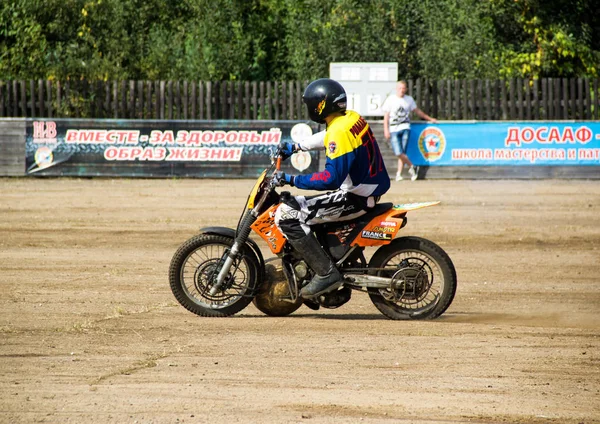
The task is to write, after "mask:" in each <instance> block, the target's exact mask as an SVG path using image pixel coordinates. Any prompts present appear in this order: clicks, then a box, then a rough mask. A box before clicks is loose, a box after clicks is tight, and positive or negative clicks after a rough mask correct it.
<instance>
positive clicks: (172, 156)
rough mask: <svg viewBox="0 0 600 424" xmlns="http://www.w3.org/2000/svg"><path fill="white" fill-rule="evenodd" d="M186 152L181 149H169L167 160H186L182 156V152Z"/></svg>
mask: <svg viewBox="0 0 600 424" xmlns="http://www.w3.org/2000/svg"><path fill="white" fill-rule="evenodd" d="M185 150H187V149H185V148H183V147H171V148H170V149H169V156H168V157H167V160H185V159H186V158H185V157H184V156H183V152H184V151H185Z"/></svg>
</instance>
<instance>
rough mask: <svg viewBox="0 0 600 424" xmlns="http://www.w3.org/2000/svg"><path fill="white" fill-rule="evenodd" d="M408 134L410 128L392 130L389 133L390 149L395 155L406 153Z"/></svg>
mask: <svg viewBox="0 0 600 424" xmlns="http://www.w3.org/2000/svg"><path fill="white" fill-rule="evenodd" d="M408 136H410V129H407V130H401V131H398V132H393V133H391V134H390V141H391V143H392V149H393V150H394V154H395V155H396V156H400V155H401V154H403V153H404V154H406V148H407V147H408Z"/></svg>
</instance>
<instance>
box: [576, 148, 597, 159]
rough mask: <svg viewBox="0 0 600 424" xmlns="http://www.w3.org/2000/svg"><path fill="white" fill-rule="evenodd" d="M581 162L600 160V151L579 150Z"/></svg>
mask: <svg viewBox="0 0 600 424" xmlns="http://www.w3.org/2000/svg"><path fill="white" fill-rule="evenodd" d="M579 159H580V160H600V149H579Z"/></svg>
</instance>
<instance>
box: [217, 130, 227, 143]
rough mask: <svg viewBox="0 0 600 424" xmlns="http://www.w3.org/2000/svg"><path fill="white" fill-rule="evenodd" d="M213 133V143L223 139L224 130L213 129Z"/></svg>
mask: <svg viewBox="0 0 600 424" xmlns="http://www.w3.org/2000/svg"><path fill="white" fill-rule="evenodd" d="M214 134H215V138H214V141H215V143H218V142H219V141H224V140H225V131H215V133H214Z"/></svg>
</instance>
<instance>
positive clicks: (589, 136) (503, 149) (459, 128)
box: [407, 121, 600, 166]
mask: <svg viewBox="0 0 600 424" xmlns="http://www.w3.org/2000/svg"><path fill="white" fill-rule="evenodd" d="M407 154H408V156H409V158H410V159H411V160H412V161H413V162H414V164H415V165H419V166H471V165H472V166H478V165H483V166H507V165H509V166H512V165H517V166H519V165H527V166H532V165H534V166H535V165H540V166H565V165H577V166H581V165H595V166H598V165H600V122H539V121H536V122H449V123H447V122H441V123H438V124H435V125H432V124H424V123H415V124H412V125H411V133H410V139H409V144H408V151H407Z"/></svg>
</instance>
